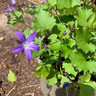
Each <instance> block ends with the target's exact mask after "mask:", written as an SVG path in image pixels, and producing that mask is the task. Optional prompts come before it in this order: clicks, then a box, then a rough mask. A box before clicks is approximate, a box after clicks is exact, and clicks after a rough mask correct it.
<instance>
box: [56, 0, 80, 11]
mask: <svg viewBox="0 0 96 96" xmlns="http://www.w3.org/2000/svg"><path fill="white" fill-rule="evenodd" d="M77 5H80V0H57V7H58V9H63V8H71V7H75V6H77Z"/></svg>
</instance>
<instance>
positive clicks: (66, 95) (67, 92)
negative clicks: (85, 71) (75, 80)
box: [65, 87, 68, 96]
mask: <svg viewBox="0 0 96 96" xmlns="http://www.w3.org/2000/svg"><path fill="white" fill-rule="evenodd" d="M65 89H66V96H68V87H66V88H65Z"/></svg>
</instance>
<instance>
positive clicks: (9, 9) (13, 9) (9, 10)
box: [5, 8, 15, 12]
mask: <svg viewBox="0 0 96 96" xmlns="http://www.w3.org/2000/svg"><path fill="white" fill-rule="evenodd" d="M11 11H15V8H12V9H11V8H8V9H7V10H5V12H11Z"/></svg>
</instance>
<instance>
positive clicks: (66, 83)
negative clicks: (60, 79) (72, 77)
mask: <svg viewBox="0 0 96 96" xmlns="http://www.w3.org/2000/svg"><path fill="white" fill-rule="evenodd" d="M67 86H71V84H70V83H68V82H64V84H63V88H66V87H67Z"/></svg>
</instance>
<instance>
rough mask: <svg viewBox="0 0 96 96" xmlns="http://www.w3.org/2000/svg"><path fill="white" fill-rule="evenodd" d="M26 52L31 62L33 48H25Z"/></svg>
mask: <svg viewBox="0 0 96 96" xmlns="http://www.w3.org/2000/svg"><path fill="white" fill-rule="evenodd" d="M24 52H25V54H26V56H27V60H28V62H30V60H31V58H32V52H31V50H29V49H25V50H24Z"/></svg>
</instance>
